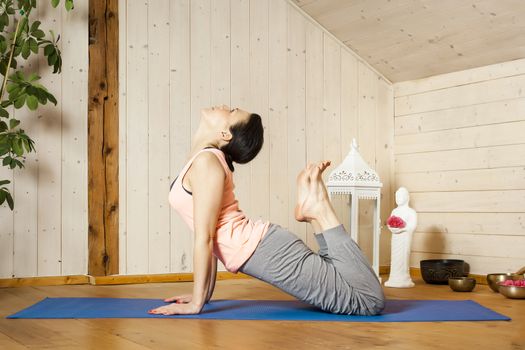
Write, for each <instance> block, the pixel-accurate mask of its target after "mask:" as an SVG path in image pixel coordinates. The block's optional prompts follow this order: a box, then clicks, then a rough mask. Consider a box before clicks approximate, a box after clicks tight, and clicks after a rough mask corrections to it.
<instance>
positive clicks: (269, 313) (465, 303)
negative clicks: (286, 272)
mask: <svg viewBox="0 0 525 350" xmlns="http://www.w3.org/2000/svg"><path fill="white" fill-rule="evenodd" d="M161 305H166V303H164V301H162V300H160V299H125V298H46V299H44V300H42V301H40V302H38V303H36V304H34V305H32V306H30V307H28V308H26V309H24V310H22V311H20V312H17V313H15V314H13V315H11V316H8V317H7V318H197V319H215V320H217V319H219V320H279V321H286V320H289V321H343V322H431V321H508V320H510V318H509V317H506V316H504V315H501V314H499V313H497V312H494V311H492V310H490V309H488V308H486V307H484V306H481V305H480V304H478V303H476V302H475V301H472V300H387V302H386V307H385V310H384V311H383V313H382V314H381V315H377V316H357V315H340V314H332V313H329V312H324V311H322V310H320V309H318V308H316V307H314V306H311V305H309V304H306V303H303V302H301V301H298V300H212V301H211V302H210V303H208V304H206V305H204V308H203V310H202V311H201V313H200V314H197V315H172V316H164V315H151V314H148V310H150V309H153V308H156V307H158V306H161Z"/></svg>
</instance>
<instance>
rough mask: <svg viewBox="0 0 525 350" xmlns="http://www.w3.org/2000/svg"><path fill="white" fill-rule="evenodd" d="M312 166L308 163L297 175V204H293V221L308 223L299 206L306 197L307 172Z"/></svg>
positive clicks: (308, 184) (307, 185)
mask: <svg viewBox="0 0 525 350" xmlns="http://www.w3.org/2000/svg"><path fill="white" fill-rule="evenodd" d="M312 166H313V164H312V163H308V165H307V166H306V168H304V169H303V170H301V172H300V173H299V175H297V203H296V204H295V219H296V220H297V221H301V222H307V221H308V220H307V219H306V218H305V217H304V216H303V214H302V213H301V205H302V204H303V202H304V200H305V199H306V196H307V195H308V190H309V186H310V177H309V176H308V172H309V171H310V168H311V167H312Z"/></svg>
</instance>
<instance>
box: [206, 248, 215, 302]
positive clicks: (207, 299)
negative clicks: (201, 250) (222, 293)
mask: <svg viewBox="0 0 525 350" xmlns="http://www.w3.org/2000/svg"><path fill="white" fill-rule="evenodd" d="M216 279H217V257H216V256H213V257H212V258H211V276H210V287H209V288H208V294H207V296H206V303H207V302H208V301H210V299H211V296H212V295H213V290H214V289H215V280H216Z"/></svg>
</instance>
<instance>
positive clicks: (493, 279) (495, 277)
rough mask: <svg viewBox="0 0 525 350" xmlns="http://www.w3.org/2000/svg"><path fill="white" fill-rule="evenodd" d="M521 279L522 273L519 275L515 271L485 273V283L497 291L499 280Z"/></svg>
mask: <svg viewBox="0 0 525 350" xmlns="http://www.w3.org/2000/svg"><path fill="white" fill-rule="evenodd" d="M521 279H523V275H519V274H517V273H512V272H507V273H489V274H488V275H487V283H488V285H489V287H490V289H492V290H493V291H494V292H496V293H498V292H499V290H498V289H499V287H501V286H500V285H499V283H500V282H505V281H506V280H513V281H516V280H521Z"/></svg>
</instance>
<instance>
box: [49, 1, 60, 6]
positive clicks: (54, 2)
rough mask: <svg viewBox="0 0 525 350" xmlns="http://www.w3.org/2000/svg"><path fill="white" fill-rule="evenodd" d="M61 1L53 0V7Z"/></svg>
mask: <svg viewBox="0 0 525 350" xmlns="http://www.w3.org/2000/svg"><path fill="white" fill-rule="evenodd" d="M59 3H60V0H51V5H52V6H53V7H57V6H58V4H59Z"/></svg>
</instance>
